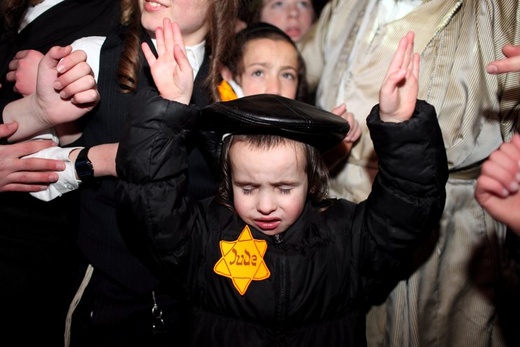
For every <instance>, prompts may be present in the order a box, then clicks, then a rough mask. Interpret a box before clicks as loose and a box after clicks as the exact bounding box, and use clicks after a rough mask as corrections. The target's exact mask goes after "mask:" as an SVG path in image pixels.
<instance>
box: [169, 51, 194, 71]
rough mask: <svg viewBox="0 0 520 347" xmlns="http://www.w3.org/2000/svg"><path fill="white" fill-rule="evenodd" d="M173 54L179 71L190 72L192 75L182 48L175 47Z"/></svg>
mask: <svg viewBox="0 0 520 347" xmlns="http://www.w3.org/2000/svg"><path fill="white" fill-rule="evenodd" d="M173 54H174V57H175V61H176V62H177V64H178V65H179V68H180V69H181V71H184V72H188V71H191V72H192V73H193V69H192V67H191V65H190V62H189V60H188V57H187V56H186V54H185V52H184V51H183V50H182V48H181V47H180V46H178V45H175V48H174V50H173Z"/></svg>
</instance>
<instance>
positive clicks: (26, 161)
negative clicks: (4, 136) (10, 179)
mask: <svg viewBox="0 0 520 347" xmlns="http://www.w3.org/2000/svg"><path fill="white" fill-rule="evenodd" d="M15 167H16V168H17V170H16V171H19V172H20V174H22V175H23V174H24V173H25V172H29V171H31V172H40V173H46V174H54V175H55V176H56V177H57V174H56V173H55V171H63V170H65V164H64V163H63V161H62V160H55V159H47V158H35V157H29V158H22V159H20V160H18V161H17V164H16V165H15ZM31 177H34V175H33V176H31ZM56 179H57V178H56ZM18 182H29V180H28V178H23V179H22V180H20V181H18ZM32 182H47V181H36V180H35V181H32Z"/></svg>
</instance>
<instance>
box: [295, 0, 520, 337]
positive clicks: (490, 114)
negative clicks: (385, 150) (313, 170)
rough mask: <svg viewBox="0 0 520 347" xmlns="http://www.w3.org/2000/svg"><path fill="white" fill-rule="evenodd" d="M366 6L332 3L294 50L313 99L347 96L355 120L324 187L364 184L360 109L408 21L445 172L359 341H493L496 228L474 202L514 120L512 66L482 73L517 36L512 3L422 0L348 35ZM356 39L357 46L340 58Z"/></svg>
mask: <svg viewBox="0 0 520 347" xmlns="http://www.w3.org/2000/svg"><path fill="white" fill-rule="evenodd" d="M366 3H367V0H331V2H330V3H329V4H328V5H327V6H326V8H325V9H324V11H323V12H322V15H321V17H320V19H319V22H318V23H317V25H316V27H315V28H314V31H312V32H311V33H310V34H309V36H308V37H307V40H306V41H304V42H303V43H302V44H301V47H300V48H301V50H302V54H303V56H304V59H305V60H306V63H307V68H308V80H309V82H310V83H311V85H312V84H316V83H318V82H319V85H318V90H317V104H318V105H319V106H321V107H323V108H324V109H331V108H332V107H334V106H336V105H338V104H339V103H340V102H345V103H346V105H347V109H348V110H349V111H350V112H353V113H354V115H355V117H356V118H357V119H358V120H359V122H360V123H361V124H362V125H363V135H362V137H361V139H360V141H359V142H358V143H357V144H356V145H355V146H354V147H353V149H352V152H351V154H350V156H349V157H348V160H347V161H346V163H345V164H344V165H342V166H340V167H339V169H338V170H337V171H338V172H337V174H336V175H335V176H334V178H333V180H332V187H331V188H332V195H337V196H339V197H344V198H348V199H351V200H355V201H360V200H362V199H364V198H365V197H366V196H367V194H368V192H369V191H370V186H371V182H372V178H373V177H374V175H375V172H376V170H377V158H376V157H375V155H374V152H373V147H372V142H371V139H370V136H369V135H368V132H367V130H366V125H365V117H366V115H367V114H368V113H369V111H370V109H371V108H372V107H373V105H375V104H376V103H377V102H378V92H379V87H380V86H381V83H382V80H383V77H384V75H385V73H386V69H387V68H388V65H389V63H390V60H391V57H392V55H393V52H394V51H395V49H396V47H397V44H398V41H399V39H400V38H401V37H402V36H404V35H405V34H406V32H408V31H410V30H412V31H414V32H415V33H416V40H415V49H416V51H418V52H419V53H420V54H421V70H420V90H419V98H420V99H424V100H426V101H428V102H429V103H431V104H432V105H434V106H435V108H436V110H437V113H438V119H439V123H440V126H441V129H442V131H443V137H444V141H445V146H446V151H447V155H448V162H449V168H450V171H451V172H452V174H451V175H450V180H449V182H448V185H447V187H446V189H447V201H446V208H445V212H444V215H443V218H442V220H441V223H440V228H439V230H438V232H437V233H435V235H434V238H435V239H434V240H432V242H430V244H429V245H427V246H425V248H428V246H429V251H426V250H424V251H423V252H422V255H421V256H422V257H424V258H426V260H425V261H424V262H423V263H422V264H421V265H418V266H419V268H418V270H417V271H416V272H415V273H414V275H413V276H412V277H411V278H410V279H409V280H408V281H403V282H401V283H400V284H399V285H398V287H397V288H396V289H395V290H394V291H393V292H392V293H391V295H390V297H389V299H388V300H387V302H386V304H385V305H382V306H381V307H376V308H374V309H373V310H372V311H371V312H370V313H369V316H368V320H367V339H368V342H369V346H379V345H385V346H396V347H397V346H399V347H402V346H425V347H435V346H438V347H448V346H471V347H478V346H502V345H504V344H505V342H504V337H503V336H502V334H501V333H500V332H499V330H498V328H497V326H498V323H497V316H496V313H497V312H496V307H495V305H494V304H493V302H492V301H493V300H494V299H496V297H497V295H500V297H502V298H503V294H501V293H499V292H498V289H497V288H498V283H499V281H500V280H501V277H500V276H499V275H500V273H499V270H500V269H501V266H502V267H503V265H504V258H503V254H502V252H501V249H502V248H501V244H502V243H503V241H504V238H505V228H504V227H503V226H502V225H499V224H498V223H496V222H494V221H493V220H492V219H491V218H490V217H489V216H488V215H487V214H486V213H485V212H484V211H483V210H482V209H481V208H480V206H479V205H478V204H477V202H476V201H475V199H474V197H473V191H474V184H475V180H474V178H475V177H476V176H477V175H478V165H479V163H480V162H481V161H482V160H484V159H485V158H486V157H487V156H488V155H489V154H490V153H491V152H492V151H493V150H494V149H496V148H497V147H498V146H499V145H500V144H501V143H502V142H503V141H504V140H508V139H509V138H510V136H511V134H512V132H513V129H514V128H515V127H516V128H517V129H518V127H519V114H520V106H519V102H520V84H519V80H518V79H519V74H518V73H514V74H506V75H500V76H492V75H489V74H487V73H486V72H485V66H486V64H487V63H488V62H490V61H493V60H496V59H499V58H503V54H502V53H501V48H502V46H503V45H504V44H506V43H511V44H516V45H518V44H520V5H519V1H518V0H429V1H427V0H425V1H423V4H422V5H421V6H420V7H418V8H416V9H414V10H413V11H412V12H411V13H409V14H408V15H406V16H405V17H404V18H402V19H399V20H396V21H394V22H391V23H388V24H387V25H382V26H379V27H377V30H376V31H375V35H369V34H365V33H359V32H358V29H359V25H360V22H361V19H362V18H363V14H364V11H365V9H366ZM371 18H376V17H375V16H373V17H371ZM354 44H356V45H359V46H358V50H357V52H361V53H358V55H357V56H355V57H350V51H351V50H352V47H353V45H354ZM349 59H350V63H349V64H348V63H347V62H348V61H349ZM474 167H477V170H475V169H474ZM516 213H520V211H516ZM470 270H471V271H470ZM517 315H518V313H517ZM516 321H518V316H516ZM502 327H503V326H501V328H502ZM385 329H386V331H385ZM516 329H517V330H518V327H516Z"/></svg>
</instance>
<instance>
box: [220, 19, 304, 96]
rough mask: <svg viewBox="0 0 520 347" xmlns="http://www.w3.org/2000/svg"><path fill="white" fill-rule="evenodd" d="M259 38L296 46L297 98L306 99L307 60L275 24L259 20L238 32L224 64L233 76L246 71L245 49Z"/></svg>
mask: <svg viewBox="0 0 520 347" xmlns="http://www.w3.org/2000/svg"><path fill="white" fill-rule="evenodd" d="M258 39H270V40H273V41H285V42H287V43H289V44H290V45H291V46H293V47H294V50H295V51H296V54H297V57H298V71H297V73H298V86H297V89H296V100H300V101H305V100H306V98H307V80H306V78H305V75H306V68H305V61H304V60H303V57H302V56H301V54H300V51H299V50H298V47H297V46H296V44H295V43H294V41H293V40H292V39H291V37H290V36H289V35H287V34H286V33H285V32H283V30H281V29H279V28H277V27H276V26H274V25H271V24H268V23H263V22H258V23H254V24H252V25H250V26H248V27H246V28H244V29H242V30H241V31H239V32H238V33H237V34H236V37H235V40H234V42H233V45H232V47H231V51H230V53H229V55H228V56H227V58H226V60H223V64H224V65H225V66H226V67H227V68H228V69H229V70H230V71H231V74H232V75H233V78H235V77H236V76H239V75H241V74H242V73H243V72H244V64H243V58H244V50H245V47H246V45H247V43H248V42H251V41H253V40H258Z"/></svg>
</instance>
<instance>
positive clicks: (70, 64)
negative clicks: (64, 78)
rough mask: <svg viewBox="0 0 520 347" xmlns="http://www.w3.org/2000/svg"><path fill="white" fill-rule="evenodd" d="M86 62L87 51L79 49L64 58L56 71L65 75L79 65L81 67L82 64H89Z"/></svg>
mask: <svg viewBox="0 0 520 347" xmlns="http://www.w3.org/2000/svg"><path fill="white" fill-rule="evenodd" d="M86 61H87V53H85V51H83V50H81V49H79V50H77V51H74V52H72V53H70V54H68V55H67V56H65V57H64V58H62V59H61V60H60V61H59V62H58V65H57V66H56V69H57V70H58V72H59V73H61V74H64V73H66V72H68V71H69V70H71V69H74V68H75V67H76V66H77V65H79V64H81V63H84V64H87V63H86ZM87 65H88V64H87Z"/></svg>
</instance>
